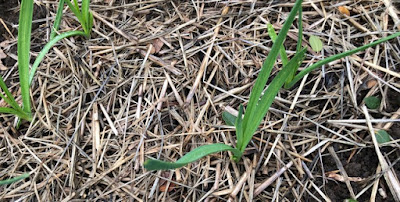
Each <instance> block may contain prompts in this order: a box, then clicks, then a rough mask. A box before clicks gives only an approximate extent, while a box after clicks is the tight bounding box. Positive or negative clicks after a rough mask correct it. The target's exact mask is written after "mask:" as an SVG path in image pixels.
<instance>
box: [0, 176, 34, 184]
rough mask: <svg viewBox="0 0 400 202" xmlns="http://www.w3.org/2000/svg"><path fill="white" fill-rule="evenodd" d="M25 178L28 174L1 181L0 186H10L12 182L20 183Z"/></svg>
mask: <svg viewBox="0 0 400 202" xmlns="http://www.w3.org/2000/svg"><path fill="white" fill-rule="evenodd" d="M27 177H29V173H24V174H22V175H20V176H17V177H13V178H11V179H8V180H1V181H0V185H5V184H12V183H14V182H17V181H20V180H22V179H25V178H27Z"/></svg>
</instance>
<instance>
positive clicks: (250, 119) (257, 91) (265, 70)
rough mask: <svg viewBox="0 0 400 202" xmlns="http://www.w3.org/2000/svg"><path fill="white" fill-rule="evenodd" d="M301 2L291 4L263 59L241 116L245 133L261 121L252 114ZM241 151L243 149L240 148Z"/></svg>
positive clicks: (255, 109)
mask: <svg viewBox="0 0 400 202" xmlns="http://www.w3.org/2000/svg"><path fill="white" fill-rule="evenodd" d="M301 3H302V0H297V1H296V3H295V4H294V5H293V8H292V10H291V11H290V14H289V16H288V18H287V19H286V21H285V23H284V24H283V26H282V29H281V31H280V32H279V35H278V37H277V38H276V40H275V43H274V44H273V45H272V48H271V51H270V52H269V54H268V56H267V58H266V59H265V61H264V64H263V66H262V68H261V71H260V73H259V75H258V77H257V80H256V82H255V84H254V87H253V89H252V90H251V93H250V99H249V103H248V105H247V108H246V113H245V115H244V118H243V131H245V132H246V133H247V131H252V130H250V129H249V127H248V125H249V124H254V123H257V124H260V122H261V121H260V122H257V121H256V122H255V121H254V120H255V118H254V114H255V113H257V111H259V109H257V104H258V100H259V98H260V96H261V93H262V92H263V90H264V86H265V85H266V83H267V80H268V78H269V75H270V74H271V71H272V68H273V66H274V63H275V61H276V58H277V57H278V53H279V49H280V48H281V47H282V45H283V42H284V40H285V38H286V35H287V33H288V31H289V28H290V27H291V25H292V23H293V21H294V18H295V17H296V13H297V11H299V9H300V8H301ZM257 119H258V118H256V120H257ZM253 132H254V131H253ZM247 135H248V136H250V137H245V138H250V139H251V137H252V136H253V134H250V133H247ZM241 151H243V150H241Z"/></svg>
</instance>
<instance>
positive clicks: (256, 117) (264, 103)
mask: <svg viewBox="0 0 400 202" xmlns="http://www.w3.org/2000/svg"><path fill="white" fill-rule="evenodd" d="M305 53H306V48H303V49H302V50H301V51H300V52H298V53H296V55H295V56H294V57H293V58H292V59H291V60H290V61H289V63H288V64H287V65H286V66H284V67H283V68H282V70H281V71H279V72H278V74H277V75H276V76H275V78H274V80H273V81H272V82H271V84H270V85H269V86H268V88H267V90H266V91H265V93H264V95H263V96H262V97H261V100H260V101H259V102H258V103H257V107H256V108H257V111H256V112H255V113H254V114H253V116H252V119H251V121H250V122H249V123H247V127H246V128H245V129H244V133H245V134H244V135H243V136H244V141H243V145H244V146H243V147H241V148H240V151H242V152H243V151H244V149H245V148H246V146H247V144H248V143H249V142H250V140H251V138H252V137H253V134H254V133H255V132H256V130H257V128H258V126H259V125H260V123H261V121H262V120H263V118H264V116H265V114H267V112H268V109H269V107H270V106H271V104H272V102H273V101H274V99H275V96H276V95H277V94H278V92H279V90H280V89H281V88H282V86H283V84H284V83H285V81H286V78H287V77H288V76H289V75H290V73H291V72H292V70H293V69H294V68H298V66H299V65H300V64H301V62H302V61H303V59H304V57H305ZM246 113H247V111H246ZM245 116H246V115H245Z"/></svg>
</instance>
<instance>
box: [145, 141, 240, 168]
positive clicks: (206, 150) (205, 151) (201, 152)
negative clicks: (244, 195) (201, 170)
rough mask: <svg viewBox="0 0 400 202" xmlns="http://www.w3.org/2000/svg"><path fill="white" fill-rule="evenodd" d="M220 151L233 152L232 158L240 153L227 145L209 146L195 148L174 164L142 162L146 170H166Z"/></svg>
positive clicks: (152, 160)
mask: <svg viewBox="0 0 400 202" xmlns="http://www.w3.org/2000/svg"><path fill="white" fill-rule="evenodd" d="M221 151H231V152H233V154H234V156H241V155H242V153H241V152H240V151H239V150H237V149H235V148H232V147H231V146H229V145H225V144H210V145H204V146H200V147H197V148H196V149H194V150H192V151H191V152H189V153H187V154H186V155H184V156H183V157H182V158H180V159H179V160H178V161H176V162H166V161H160V160H156V159H147V160H146V161H145V162H144V167H145V168H146V169H147V170H168V169H175V168H180V167H182V166H185V165H187V164H188V163H191V162H193V161H197V160H198V159H200V158H202V157H204V156H207V155H210V154H213V153H216V152H221Z"/></svg>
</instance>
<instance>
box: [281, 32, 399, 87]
mask: <svg viewBox="0 0 400 202" xmlns="http://www.w3.org/2000/svg"><path fill="white" fill-rule="evenodd" d="M399 36H400V32H396V33H395V34H392V35H390V36H387V37H385V38H382V39H379V40H376V41H374V42H372V43H369V44H367V45H364V46H361V47H358V48H355V49H353V50H349V51H346V52H343V53H339V54H336V55H332V56H330V57H327V58H325V59H323V60H320V61H318V62H316V63H314V64H313V65H311V66H309V67H307V68H305V69H303V70H302V71H301V72H299V73H298V74H297V75H296V76H295V77H294V78H293V80H292V81H291V82H290V83H289V84H288V85H285V88H291V87H292V86H293V85H294V84H295V83H296V82H298V81H299V80H300V79H301V78H303V77H304V76H305V75H306V74H308V73H310V72H311V71H313V70H314V69H316V68H318V67H321V66H322V65H325V64H328V63H330V62H332V61H335V60H338V59H340V58H344V57H346V56H349V55H352V54H354V53H357V52H360V51H363V50H365V49H367V48H370V47H373V46H376V45H378V44H380V43H383V42H385V41H389V40H390V39H394V38H396V37H399Z"/></svg>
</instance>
